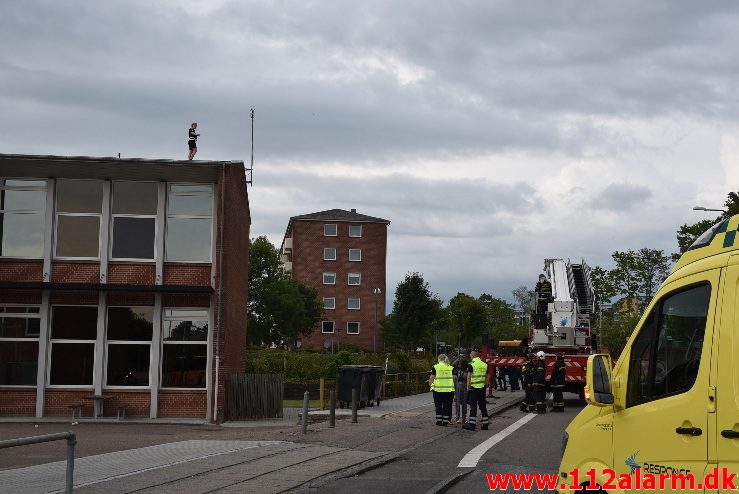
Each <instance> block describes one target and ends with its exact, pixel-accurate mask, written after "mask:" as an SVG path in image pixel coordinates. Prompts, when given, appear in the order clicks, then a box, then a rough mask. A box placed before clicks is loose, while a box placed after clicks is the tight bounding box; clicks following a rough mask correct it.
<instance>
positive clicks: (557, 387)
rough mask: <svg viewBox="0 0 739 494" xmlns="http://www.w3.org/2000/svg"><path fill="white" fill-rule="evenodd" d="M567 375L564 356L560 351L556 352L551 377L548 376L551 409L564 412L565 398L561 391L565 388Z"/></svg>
mask: <svg viewBox="0 0 739 494" xmlns="http://www.w3.org/2000/svg"><path fill="white" fill-rule="evenodd" d="M566 377H567V367H566V365H565V356H564V354H562V353H558V354H557V362H555V364H554V369H553V370H552V377H550V378H549V387H550V388H552V411H553V412H564V411H565V400H564V397H563V396H562V392H563V391H564V389H565V381H566Z"/></svg>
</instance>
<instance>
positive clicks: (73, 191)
mask: <svg viewBox="0 0 739 494" xmlns="http://www.w3.org/2000/svg"><path fill="white" fill-rule="evenodd" d="M56 193H57V198H56V204H57V211H58V212H60V213H100V212H101V211H102V208H103V183H102V182H100V181H96V180H59V181H58V182H57V185H56Z"/></svg>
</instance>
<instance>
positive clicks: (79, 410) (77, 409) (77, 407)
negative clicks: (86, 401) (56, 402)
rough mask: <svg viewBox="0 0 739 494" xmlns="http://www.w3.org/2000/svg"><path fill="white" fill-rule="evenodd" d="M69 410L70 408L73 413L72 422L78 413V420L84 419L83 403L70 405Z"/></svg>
mask: <svg viewBox="0 0 739 494" xmlns="http://www.w3.org/2000/svg"><path fill="white" fill-rule="evenodd" d="M67 408H69V409H70V410H71V411H72V420H74V414H75V412H77V418H78V419H81V418H82V403H70V404H69V405H67Z"/></svg>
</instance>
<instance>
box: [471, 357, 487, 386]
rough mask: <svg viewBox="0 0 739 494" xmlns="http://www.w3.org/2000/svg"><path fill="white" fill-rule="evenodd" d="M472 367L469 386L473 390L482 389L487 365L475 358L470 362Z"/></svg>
mask: <svg viewBox="0 0 739 494" xmlns="http://www.w3.org/2000/svg"><path fill="white" fill-rule="evenodd" d="M470 364H471V365H472V380H471V382H470V384H471V385H472V387H473V388H484V387H485V377H486V376H487V373H488V364H486V363H485V362H483V361H482V360H480V357H475V358H473V359H472V362H470Z"/></svg>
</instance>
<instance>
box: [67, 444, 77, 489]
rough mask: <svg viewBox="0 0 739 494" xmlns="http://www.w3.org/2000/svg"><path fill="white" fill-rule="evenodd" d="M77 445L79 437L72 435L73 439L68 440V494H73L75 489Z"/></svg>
mask: <svg viewBox="0 0 739 494" xmlns="http://www.w3.org/2000/svg"><path fill="white" fill-rule="evenodd" d="M75 444H77V437H76V436H75V435H74V434H72V437H70V438H68V439H67V487H66V490H65V493H66V494H72V488H73V487H74V445H75Z"/></svg>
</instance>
